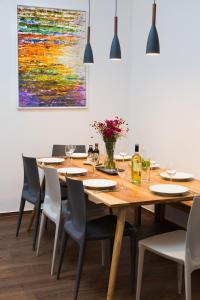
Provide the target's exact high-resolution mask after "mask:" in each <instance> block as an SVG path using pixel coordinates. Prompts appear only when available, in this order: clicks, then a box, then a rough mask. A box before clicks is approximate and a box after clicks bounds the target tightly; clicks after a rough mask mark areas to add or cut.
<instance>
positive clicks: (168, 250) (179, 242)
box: [136, 197, 200, 300]
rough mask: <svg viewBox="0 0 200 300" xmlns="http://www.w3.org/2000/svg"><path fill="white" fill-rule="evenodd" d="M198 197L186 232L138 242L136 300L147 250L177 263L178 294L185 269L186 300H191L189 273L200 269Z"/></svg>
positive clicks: (199, 209)
mask: <svg viewBox="0 0 200 300" xmlns="http://www.w3.org/2000/svg"><path fill="white" fill-rule="evenodd" d="M199 216H200V197H195V198H194V200H193V205H192V208H191V211H190V215H189V219H188V224H187V232H186V231H184V230H177V231H172V232H168V233H164V234H159V235H156V236H152V237H149V238H147V239H144V240H141V241H140V242H139V260H138V275H137V289H136V300H139V299H140V293H141V281H142V271H143V262H144V252H145V250H149V251H151V252H154V253H156V254H158V255H161V256H163V257H165V258H168V259H170V260H172V261H175V262H176V263H177V267H178V269H177V271H178V292H179V294H180V293H181V290H182V277H183V267H184V268H185V293H186V300H191V299H192V298H191V273H192V272H193V271H194V270H197V269H200V234H199V228H200V217H199Z"/></svg>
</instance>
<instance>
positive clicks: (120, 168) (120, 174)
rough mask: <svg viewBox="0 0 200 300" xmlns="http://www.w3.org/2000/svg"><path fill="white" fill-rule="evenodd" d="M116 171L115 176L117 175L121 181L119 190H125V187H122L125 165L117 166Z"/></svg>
mask: <svg viewBox="0 0 200 300" xmlns="http://www.w3.org/2000/svg"><path fill="white" fill-rule="evenodd" d="M116 171H117V174H118V175H119V177H120V179H121V189H122V190H125V189H126V187H125V185H124V178H125V175H126V166H125V164H123V165H121V166H119V165H117V168H116Z"/></svg>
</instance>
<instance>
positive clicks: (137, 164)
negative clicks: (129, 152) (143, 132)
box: [131, 144, 142, 184]
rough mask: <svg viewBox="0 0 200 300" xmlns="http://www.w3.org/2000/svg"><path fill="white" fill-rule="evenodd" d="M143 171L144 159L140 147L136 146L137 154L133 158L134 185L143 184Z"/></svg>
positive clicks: (132, 173)
mask: <svg viewBox="0 0 200 300" xmlns="http://www.w3.org/2000/svg"><path fill="white" fill-rule="evenodd" d="M141 171H142V158H141V156H140V154H139V145H138V144H136V145H135V153H134V155H133V156H132V160H131V176H132V183H134V184H140V183H141Z"/></svg>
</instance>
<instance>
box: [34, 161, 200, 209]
mask: <svg viewBox="0 0 200 300" xmlns="http://www.w3.org/2000/svg"><path fill="white" fill-rule="evenodd" d="M83 162H84V160H81V159H73V160H72V164H70V165H69V161H68V160H65V161H64V162H63V163H62V164H59V165H46V166H48V167H55V168H63V167H83V168H86V169H87V170H88V173H87V175H84V176H74V177H73V178H77V179H78V180H84V179H89V178H102V179H111V180H114V181H116V182H117V188H116V191H112V192H99V191H96V190H91V189H86V190H85V191H86V193H87V194H88V195H89V198H90V200H91V201H93V202H95V203H96V202H98V201H99V202H100V203H104V204H105V205H106V206H109V207H123V206H130V205H134V206H138V205H150V204H165V203H175V202H181V201H184V203H186V205H188V206H191V200H192V199H193V197H194V195H195V194H200V180H196V179H194V180H191V181H187V182H185V181H184V182H173V183H174V184H179V185H183V186H186V187H188V188H189V190H190V191H189V192H188V193H187V194H184V195H179V196H163V195H157V194H154V193H152V192H151V191H150V190H149V186H150V185H153V184H159V183H170V182H169V181H168V180H164V179H162V178H161V177H160V176H159V173H160V172H161V169H157V170H151V179H150V182H147V181H142V183H141V185H135V184H132V183H131V168H130V162H127V163H126V165H127V174H126V177H125V178H124V179H123V182H124V186H125V187H126V189H125V190H121V189H120V186H121V182H122V179H121V178H119V176H118V175H107V174H105V173H102V172H100V171H96V177H93V176H92V166H90V165H85V164H83ZM39 167H40V168H43V167H44V165H41V164H39ZM59 177H60V179H61V180H63V181H65V180H66V179H65V176H61V175H60V176H59Z"/></svg>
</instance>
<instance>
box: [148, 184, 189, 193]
mask: <svg viewBox="0 0 200 300" xmlns="http://www.w3.org/2000/svg"><path fill="white" fill-rule="evenodd" d="M149 189H150V191H151V192H153V193H156V194H161V195H170V196H176V195H180V194H185V193H187V192H188V191H189V189H188V188H187V187H186V186H182V185H177V184H156V185H151V186H150V187H149Z"/></svg>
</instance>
